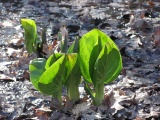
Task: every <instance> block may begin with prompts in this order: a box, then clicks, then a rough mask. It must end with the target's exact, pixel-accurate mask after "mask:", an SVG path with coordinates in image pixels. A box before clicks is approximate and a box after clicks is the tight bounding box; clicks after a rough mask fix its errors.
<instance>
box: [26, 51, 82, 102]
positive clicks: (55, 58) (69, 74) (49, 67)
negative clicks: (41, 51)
mask: <svg viewBox="0 0 160 120" xmlns="http://www.w3.org/2000/svg"><path fill="white" fill-rule="evenodd" d="M29 70H30V79H31V82H32V84H33V85H34V87H35V88H36V89H37V90H39V91H40V92H42V93H44V94H47V95H52V96H53V98H56V99H58V100H59V101H61V94H62V86H63V85H64V86H66V88H67V93H68V97H69V99H74V100H78V99H79V91H78V85H79V84H80V82H81V72H80V67H79V61H78V55H77V53H71V54H63V53H54V54H52V55H51V56H50V57H49V58H48V59H47V60H45V59H44V58H36V59H34V60H32V61H31V63H30V65H29Z"/></svg>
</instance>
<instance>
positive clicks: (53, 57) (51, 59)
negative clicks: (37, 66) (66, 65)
mask: <svg viewBox="0 0 160 120" xmlns="http://www.w3.org/2000/svg"><path fill="white" fill-rule="evenodd" d="M63 55H64V54H63V53H56V54H52V55H51V56H50V57H49V58H48V59H47V62H46V66H45V69H47V68H49V67H50V66H51V65H52V64H53V63H54V62H55V61H57V60H58V59H59V58H60V57H62V56H63Z"/></svg>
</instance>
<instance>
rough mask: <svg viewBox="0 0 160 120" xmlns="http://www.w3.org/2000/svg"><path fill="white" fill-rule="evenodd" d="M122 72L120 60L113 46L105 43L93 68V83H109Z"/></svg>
mask: <svg viewBox="0 0 160 120" xmlns="http://www.w3.org/2000/svg"><path fill="white" fill-rule="evenodd" d="M121 70H122V59H121V55H120V52H119V50H117V47H116V46H115V45H114V44H110V43H107V44H106V45H105V46H104V47H103V49H102V51H101V52H100V54H99V56H98V58H97V61H96V63H95V66H94V73H93V75H94V77H93V82H94V83H95V84H100V83H109V82H112V81H113V80H115V79H116V78H117V77H118V75H119V74H120V72H121Z"/></svg>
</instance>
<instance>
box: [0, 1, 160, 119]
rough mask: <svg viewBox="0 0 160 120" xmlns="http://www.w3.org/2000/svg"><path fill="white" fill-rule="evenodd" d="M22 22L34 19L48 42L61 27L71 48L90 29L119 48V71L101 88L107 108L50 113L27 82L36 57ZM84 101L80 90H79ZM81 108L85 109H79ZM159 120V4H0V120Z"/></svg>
mask: <svg viewBox="0 0 160 120" xmlns="http://www.w3.org/2000/svg"><path fill="white" fill-rule="evenodd" d="M21 18H30V19H34V20H35V21H36V23H37V30H38V33H39V34H40V33H41V30H42V28H44V27H45V28H46V33H47V41H48V44H52V43H49V42H50V41H52V40H53V39H54V37H56V34H57V32H58V31H59V27H60V26H61V25H62V24H65V25H66V27H67V29H68V32H69V34H68V35H69V40H70V42H72V41H74V40H75V38H76V36H80V37H81V36H82V35H83V34H85V33H87V32H88V31H90V30H91V29H93V28H98V29H100V30H102V31H103V32H104V33H106V34H107V35H108V36H110V38H111V39H112V40H113V41H114V42H115V43H116V44H117V45H118V47H119V49H120V52H121V55H122V58H123V70H122V72H121V74H120V75H119V77H118V78H117V80H115V82H113V83H111V84H108V85H106V86H105V97H106V100H107V101H108V104H107V105H101V106H98V107H95V106H93V105H92V104H90V103H91V99H90V98H89V97H88V99H87V102H84V103H81V104H77V105H75V108H74V109H71V110H70V111H66V110H56V111H53V110H52V109H51V108H50V103H51V97H50V96H45V95H43V94H41V93H39V92H38V91H37V90H36V89H35V88H34V87H33V86H32V84H31V82H30V80H29V71H28V65H29V62H30V60H32V59H34V58H35V57H36V56H34V55H30V54H28V53H27V52H26V50H25V46H24V36H23V33H24V32H23V29H22V27H21V24H20V19H21ZM79 89H80V94H81V97H82V98H83V97H84V96H85V94H86V93H85V92H84V90H83V85H82V86H80V87H79ZM84 106H86V107H84ZM33 119H34V120H35V119H36V120H48V119H50V120H74V119H78V120H94V119H98V120H160V2H159V0H150V1H149V0H142V1H141V0H138V1H136V0H135V1H132V0H128V1H125V0H82V1H80V0H68V1H67V0H60V1H59V0H45V1H43V0H1V1H0V120H33Z"/></svg>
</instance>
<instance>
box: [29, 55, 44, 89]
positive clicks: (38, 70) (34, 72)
mask: <svg viewBox="0 0 160 120" xmlns="http://www.w3.org/2000/svg"><path fill="white" fill-rule="evenodd" d="M45 64H46V59H44V58H36V59H34V60H32V61H31V63H30V64H29V71H30V80H31V82H32V84H33V86H34V87H35V88H36V89H37V90H39V87H38V81H39V79H40V77H41V75H42V74H43V72H44V71H45Z"/></svg>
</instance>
